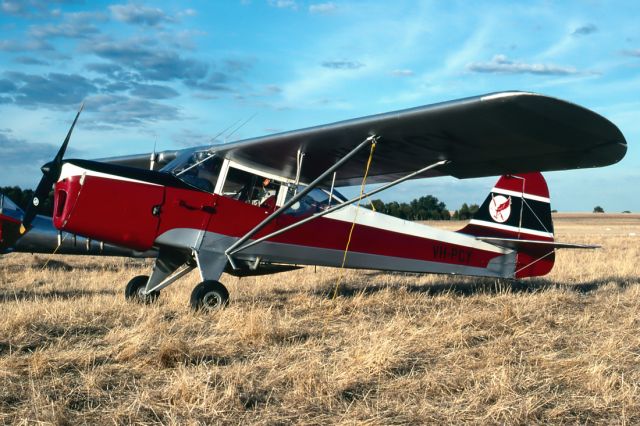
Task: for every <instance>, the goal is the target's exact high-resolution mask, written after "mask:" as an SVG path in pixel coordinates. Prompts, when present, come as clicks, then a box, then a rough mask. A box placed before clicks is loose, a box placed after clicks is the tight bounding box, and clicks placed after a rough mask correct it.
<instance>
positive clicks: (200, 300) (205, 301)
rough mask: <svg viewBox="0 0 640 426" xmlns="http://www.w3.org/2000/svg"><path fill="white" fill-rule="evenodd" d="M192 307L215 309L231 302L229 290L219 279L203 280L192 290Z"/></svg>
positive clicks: (196, 309) (203, 309)
mask: <svg viewBox="0 0 640 426" xmlns="http://www.w3.org/2000/svg"><path fill="white" fill-rule="evenodd" d="M190 304H191V309H193V310H194V311H200V310H202V311H215V310H217V309H222V308H224V307H226V306H227V305H228V304H229V291H228V290H227V288H226V287H225V286H223V285H222V284H221V283H219V282H218V281H203V282H201V283H200V284H198V285H197V286H195V287H194V289H193V291H192V292H191V300H190Z"/></svg>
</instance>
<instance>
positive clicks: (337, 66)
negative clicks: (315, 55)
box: [321, 61, 364, 70]
mask: <svg viewBox="0 0 640 426" xmlns="http://www.w3.org/2000/svg"><path fill="white" fill-rule="evenodd" d="M321 65H322V66H323V67H325V68H331V69H334V70H357V69H358V68H362V67H364V64H363V63H361V62H357V61H324V62H323V63H322V64H321Z"/></svg>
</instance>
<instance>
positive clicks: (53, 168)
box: [20, 103, 84, 234]
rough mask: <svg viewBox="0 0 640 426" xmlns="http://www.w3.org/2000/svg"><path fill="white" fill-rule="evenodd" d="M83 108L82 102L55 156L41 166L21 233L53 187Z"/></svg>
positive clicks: (27, 227) (27, 226)
mask: <svg viewBox="0 0 640 426" xmlns="http://www.w3.org/2000/svg"><path fill="white" fill-rule="evenodd" d="M83 109H84V103H82V105H80V109H79V110H78V113H77V114H76V118H74V119H73V123H71V128H69V131H68V132H67V137H66V138H64V142H63V143H62V146H61V147H60V149H59V150H58V153H57V154H56V156H55V157H54V158H53V161H51V162H49V163H47V164H45V165H44V166H42V169H41V170H42V179H40V183H38V187H37V188H36V191H35V193H34V194H33V199H32V200H31V203H30V204H29V205H28V206H27V209H26V211H25V213H24V217H23V219H22V226H21V227H20V232H21V233H22V234H24V233H25V232H27V229H29V226H30V225H31V222H32V221H33V218H35V217H36V215H37V214H38V210H39V207H40V205H41V204H42V203H43V202H44V201H45V200H46V199H47V196H48V195H49V191H50V190H51V188H52V187H53V184H55V183H56V181H57V180H58V178H59V177H60V171H61V169H62V157H64V153H65V151H66V150H67V145H69V140H70V139H71V134H72V133H73V128H74V127H75V126H76V123H77V122H78V117H80V113H81V112H82V110H83Z"/></svg>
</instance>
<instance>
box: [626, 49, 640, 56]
mask: <svg viewBox="0 0 640 426" xmlns="http://www.w3.org/2000/svg"><path fill="white" fill-rule="evenodd" d="M623 53H624V54H625V55H627V56H634V57H636V58H640V49H635V50H625V51H624V52H623Z"/></svg>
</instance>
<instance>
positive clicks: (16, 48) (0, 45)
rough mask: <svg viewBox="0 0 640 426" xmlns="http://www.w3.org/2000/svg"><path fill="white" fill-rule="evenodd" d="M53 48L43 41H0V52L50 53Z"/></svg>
mask: <svg viewBox="0 0 640 426" xmlns="http://www.w3.org/2000/svg"><path fill="white" fill-rule="evenodd" d="M52 50H54V48H53V46H52V45H51V44H49V43H48V42H46V41H45V40H38V39H28V40H24V41H23V40H20V41H16V40H0V51H4V52H31V51H52Z"/></svg>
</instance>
